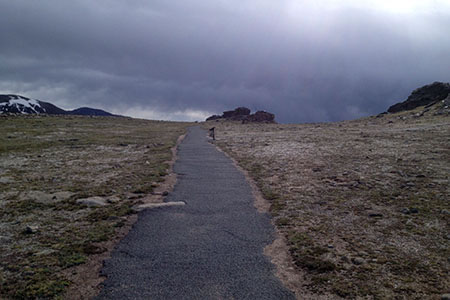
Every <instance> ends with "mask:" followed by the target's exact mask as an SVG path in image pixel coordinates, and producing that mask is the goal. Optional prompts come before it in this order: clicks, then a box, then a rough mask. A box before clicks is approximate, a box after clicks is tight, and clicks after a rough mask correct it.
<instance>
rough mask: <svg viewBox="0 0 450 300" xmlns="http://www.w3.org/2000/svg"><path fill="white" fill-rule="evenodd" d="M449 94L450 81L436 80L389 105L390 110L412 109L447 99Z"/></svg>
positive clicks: (391, 111) (394, 111) (393, 111)
mask: <svg viewBox="0 0 450 300" xmlns="http://www.w3.org/2000/svg"><path fill="white" fill-rule="evenodd" d="M449 94H450V83H443V82H434V83H432V84H429V85H425V86H423V87H421V88H418V89H416V90H414V91H413V92H412V93H411V95H410V96H409V97H408V99H406V100H405V101H403V102H400V103H397V104H394V105H392V106H391V107H389V109H388V112H390V113H396V112H400V111H405V110H412V109H415V108H416V107H419V106H424V105H432V104H434V103H437V102H439V101H442V100H444V99H446V98H447V97H448V95H449Z"/></svg>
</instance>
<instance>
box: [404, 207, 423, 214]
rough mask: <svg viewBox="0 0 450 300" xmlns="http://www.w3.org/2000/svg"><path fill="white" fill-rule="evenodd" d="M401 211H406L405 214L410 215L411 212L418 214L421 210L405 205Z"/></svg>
mask: <svg viewBox="0 0 450 300" xmlns="http://www.w3.org/2000/svg"><path fill="white" fill-rule="evenodd" d="M401 212H402V213H404V214H405V215H409V214H418V213H419V210H418V209H417V208H414V207H412V208H407V207H405V208H403V209H402V210H401Z"/></svg>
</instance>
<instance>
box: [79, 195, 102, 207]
mask: <svg viewBox="0 0 450 300" xmlns="http://www.w3.org/2000/svg"><path fill="white" fill-rule="evenodd" d="M77 203H78V204H82V205H87V206H89V207H100V206H105V205H107V201H106V200H105V199H104V198H102V197H89V198H83V199H78V200H77Z"/></svg>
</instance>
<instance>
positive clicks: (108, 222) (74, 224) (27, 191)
mask: <svg viewBox="0 0 450 300" xmlns="http://www.w3.org/2000/svg"><path fill="white" fill-rule="evenodd" d="M188 125H189V124H187V123H175V122H162V121H148V120H138V119H131V118H121V117H78V116H58V117H54V116H8V117H4V116H3V117H0V298H7V299H9V298H11V299H35V298H39V299H52V298H54V299H58V298H59V297H61V295H62V294H63V292H64V290H65V289H66V288H67V287H68V286H70V285H71V282H70V280H68V279H67V278H66V277H65V275H63V274H66V273H67V270H68V269H69V268H71V267H74V266H77V265H80V264H83V263H84V262H85V261H86V259H87V258H88V257H89V255H92V254H98V253H102V252H103V251H105V249H104V248H102V247H101V243H102V242H104V241H108V240H111V239H113V238H114V237H115V234H116V231H117V229H119V228H120V227H121V226H123V225H124V224H125V221H126V219H127V217H128V216H129V215H130V214H133V213H134V212H133V210H132V209H131V208H132V207H133V206H134V205H136V204H138V203H139V202H140V199H142V197H144V196H145V195H147V194H149V193H151V192H152V190H153V189H154V188H155V187H157V186H158V185H159V184H160V183H161V182H162V181H164V176H165V175H166V174H167V172H168V170H167V168H168V164H167V161H169V160H170V159H171V158H172V153H171V148H172V147H173V146H174V145H175V144H176V140H177V138H178V137H179V136H180V135H182V134H183V133H184V132H185V129H186V127H187V126H188ZM94 196H97V197H102V198H103V199H105V200H106V205H105V206H100V207H89V206H87V205H82V204H79V203H77V200H78V199H81V198H88V197H94Z"/></svg>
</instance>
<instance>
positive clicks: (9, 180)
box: [0, 177, 14, 184]
mask: <svg viewBox="0 0 450 300" xmlns="http://www.w3.org/2000/svg"><path fill="white" fill-rule="evenodd" d="M13 182H14V180H13V179H12V178H11V177H0V183H4V184H6V183H13Z"/></svg>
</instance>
